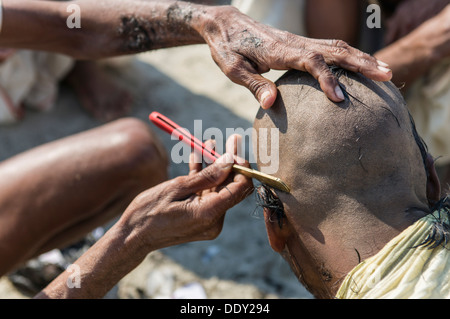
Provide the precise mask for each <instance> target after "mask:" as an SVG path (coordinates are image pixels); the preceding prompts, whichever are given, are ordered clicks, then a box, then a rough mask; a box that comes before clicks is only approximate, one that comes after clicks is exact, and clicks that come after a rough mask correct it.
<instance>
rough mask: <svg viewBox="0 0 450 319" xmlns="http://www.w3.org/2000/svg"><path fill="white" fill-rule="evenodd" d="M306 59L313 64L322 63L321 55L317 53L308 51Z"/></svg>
mask: <svg viewBox="0 0 450 319" xmlns="http://www.w3.org/2000/svg"><path fill="white" fill-rule="evenodd" d="M306 59H307V60H308V61H311V62H314V63H317V62H323V61H324V58H323V55H322V54H321V53H319V52H317V51H309V52H308V53H306Z"/></svg>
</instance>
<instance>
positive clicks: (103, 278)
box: [35, 222, 148, 299]
mask: <svg viewBox="0 0 450 319" xmlns="http://www.w3.org/2000/svg"><path fill="white" fill-rule="evenodd" d="M125 229H126V228H124V227H122V225H120V222H118V224H116V225H115V226H114V227H113V228H111V230H110V231H108V232H107V233H106V234H105V235H104V236H103V237H102V238H101V239H100V240H99V241H98V242H97V243H96V244H95V245H94V246H92V247H91V248H90V249H89V250H88V251H87V252H86V253H85V254H83V256H81V257H80V258H79V259H78V260H77V261H76V262H75V263H74V265H75V267H74V268H70V269H69V270H70V271H69V270H66V271H64V272H63V273H62V274H61V275H60V276H58V277H57V278H56V279H55V280H54V281H53V282H51V283H50V284H49V285H48V286H47V287H46V288H45V289H44V290H42V291H41V292H40V293H39V294H38V295H37V296H36V297H35V298H38V299H40V298H51V299H88V298H89V299H93V298H102V297H104V296H105V295H106V293H107V292H108V291H109V290H111V289H112V288H113V287H114V285H115V284H117V283H118V282H119V281H120V280H121V279H122V278H123V277H124V276H125V275H127V274H128V273H129V272H131V271H132V270H133V269H134V268H136V267H137V266H138V265H139V264H140V263H141V262H142V261H143V259H144V258H145V256H146V255H147V253H148V250H144V249H140V248H139V245H138V244H137V242H136V240H135V238H133V237H132V236H131V232H127V231H124V230H125ZM78 271H79V272H78Z"/></svg>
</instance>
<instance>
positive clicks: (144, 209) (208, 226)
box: [122, 137, 253, 252]
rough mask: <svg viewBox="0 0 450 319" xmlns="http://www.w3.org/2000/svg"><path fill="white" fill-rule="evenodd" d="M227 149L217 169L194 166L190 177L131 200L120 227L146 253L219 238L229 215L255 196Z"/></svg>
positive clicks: (247, 180)
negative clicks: (237, 171)
mask: <svg viewBox="0 0 450 319" xmlns="http://www.w3.org/2000/svg"><path fill="white" fill-rule="evenodd" d="M234 138H236V137H234ZM228 145H229V143H227V151H228V153H226V154H225V155H223V156H222V157H221V158H219V159H218V160H217V161H216V162H215V163H214V164H212V165H210V166H208V167H207V168H205V169H201V164H195V163H191V164H190V169H191V173H190V174H189V176H182V177H178V178H175V179H173V180H171V181H168V182H166V183H163V184H160V185H158V186H156V187H154V188H152V189H150V190H148V191H145V192H143V193H142V194H140V195H139V196H138V197H137V198H136V199H135V200H134V201H133V203H132V204H131V205H130V206H129V208H128V209H127V211H126V212H125V213H124V216H122V223H124V224H125V225H126V228H127V229H130V230H131V232H132V235H133V234H134V235H136V236H131V237H133V238H139V242H140V246H142V247H143V248H142V249H145V250H147V251H148V252H150V251H153V250H156V249H160V248H164V247H168V246H173V245H177V244H181V243H186V242H192V241H200V240H212V239H214V238H216V237H217V236H218V235H219V234H220V232H221V230H222V226H223V222H224V217H225V213H226V211H227V210H228V209H230V208H231V207H233V206H235V205H236V204H238V203H239V202H241V201H242V200H243V199H244V198H245V197H247V196H248V195H249V194H250V193H251V192H252V191H253V184H252V181H251V179H248V178H246V177H244V176H243V175H240V174H235V173H233V172H232V165H233V163H234V161H235V159H236V158H235V157H234V156H233V153H232V151H231V152H230V149H229V146H228ZM244 165H247V166H248V163H247V164H244Z"/></svg>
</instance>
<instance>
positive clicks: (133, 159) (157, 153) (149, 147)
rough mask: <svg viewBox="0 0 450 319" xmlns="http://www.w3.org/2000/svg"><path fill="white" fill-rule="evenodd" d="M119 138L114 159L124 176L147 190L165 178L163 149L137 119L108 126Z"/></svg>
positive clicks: (148, 129)
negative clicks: (122, 170)
mask: <svg viewBox="0 0 450 319" xmlns="http://www.w3.org/2000/svg"><path fill="white" fill-rule="evenodd" d="M112 125H113V126H114V127H113V130H114V133H113V134H118V135H119V136H120V138H119V139H120V143H119V144H120V147H119V148H118V150H117V156H119V157H120V158H121V162H122V165H123V168H124V169H125V171H126V172H127V176H128V177H129V178H132V179H133V180H134V181H140V182H141V183H143V185H142V186H143V187H151V186H154V185H156V184H158V183H161V182H163V181H165V180H166V179H167V176H168V173H167V172H168V156H167V152H166V149H165V147H164V145H163V144H162V143H161V141H160V140H159V138H158V137H157V136H156V134H155V133H154V132H153V131H152V130H151V129H150V127H149V126H148V125H147V124H146V123H144V122H142V121H141V120H138V119H133V118H125V119H120V120H118V121H115V122H114V123H113V124H112Z"/></svg>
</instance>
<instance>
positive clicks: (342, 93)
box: [334, 85, 345, 100]
mask: <svg viewBox="0 0 450 319" xmlns="http://www.w3.org/2000/svg"><path fill="white" fill-rule="evenodd" d="M334 93H336V96H337V97H338V98H339V99H341V100H345V96H344V92H342V89H341V87H340V86H339V85H338V86H336V88H335V89H334Z"/></svg>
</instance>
